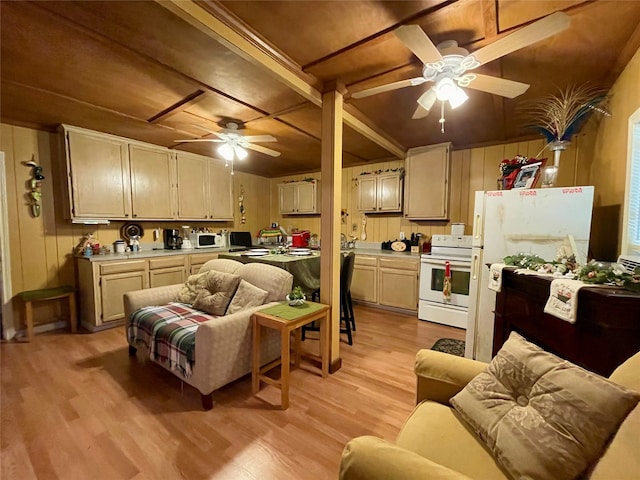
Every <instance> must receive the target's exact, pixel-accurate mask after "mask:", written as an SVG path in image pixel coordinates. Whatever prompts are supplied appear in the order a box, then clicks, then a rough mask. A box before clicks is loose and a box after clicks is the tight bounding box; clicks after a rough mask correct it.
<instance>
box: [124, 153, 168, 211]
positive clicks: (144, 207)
mask: <svg viewBox="0 0 640 480" xmlns="http://www.w3.org/2000/svg"><path fill="white" fill-rule="evenodd" d="M129 165H130V169H131V206H132V217H133V218H135V219H139V220H147V219H149V220H156V219H157V220H162V219H168V218H174V217H175V216H176V214H175V207H174V195H173V194H172V192H173V189H174V186H175V179H174V172H173V165H174V159H173V154H172V152H170V151H169V150H167V149H159V148H150V147H147V146H143V145H134V144H131V145H129Z"/></svg>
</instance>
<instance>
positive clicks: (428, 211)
mask: <svg viewBox="0 0 640 480" xmlns="http://www.w3.org/2000/svg"><path fill="white" fill-rule="evenodd" d="M405 167H406V179H405V189H404V216H405V218H407V219H409V220H448V219H449V189H450V181H449V175H450V170H451V144H450V143H440V144H438V145H431V146H428V147H417V148H412V149H410V150H409V151H408V152H407V159H406V162H405Z"/></svg>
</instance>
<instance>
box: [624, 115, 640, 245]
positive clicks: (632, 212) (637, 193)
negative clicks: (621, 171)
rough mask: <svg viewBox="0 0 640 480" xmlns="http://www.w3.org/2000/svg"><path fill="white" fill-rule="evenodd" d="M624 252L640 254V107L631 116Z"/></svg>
mask: <svg viewBox="0 0 640 480" xmlns="http://www.w3.org/2000/svg"><path fill="white" fill-rule="evenodd" d="M622 254H623V255H637V256H640V109H638V110H636V112H635V113H634V114H633V115H631V117H630V118H629V157H628V161H627V185H626V190H625V201H624V224H623V230H622Z"/></svg>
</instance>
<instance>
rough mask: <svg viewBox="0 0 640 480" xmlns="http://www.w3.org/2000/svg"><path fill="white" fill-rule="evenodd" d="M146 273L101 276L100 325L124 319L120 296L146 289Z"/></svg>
mask: <svg viewBox="0 0 640 480" xmlns="http://www.w3.org/2000/svg"><path fill="white" fill-rule="evenodd" d="M147 279H148V277H147V273H146V272H145V271H144V270H143V271H137V272H128V273H118V274H114V275H103V276H102V277H101V279H100V296H101V306H102V318H101V322H100V323H106V322H112V321H114V320H121V319H123V318H124V302H123V299H122V296H123V295H124V294H125V293H127V292H132V291H135V290H142V289H144V288H148V281H147Z"/></svg>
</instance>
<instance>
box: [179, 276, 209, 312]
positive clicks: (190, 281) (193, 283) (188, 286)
mask: <svg viewBox="0 0 640 480" xmlns="http://www.w3.org/2000/svg"><path fill="white" fill-rule="evenodd" d="M208 273H209V272H204V273H196V274H195V275H189V277H188V278H187V281H186V282H185V283H184V285H183V286H182V288H181V289H180V291H179V292H178V294H177V295H176V298H175V301H176V302H179V303H186V304H188V305H192V304H193V302H194V301H195V299H196V297H197V296H198V293H199V292H200V291H201V290H203V289H204V288H205V283H206V281H207V275H208Z"/></svg>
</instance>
